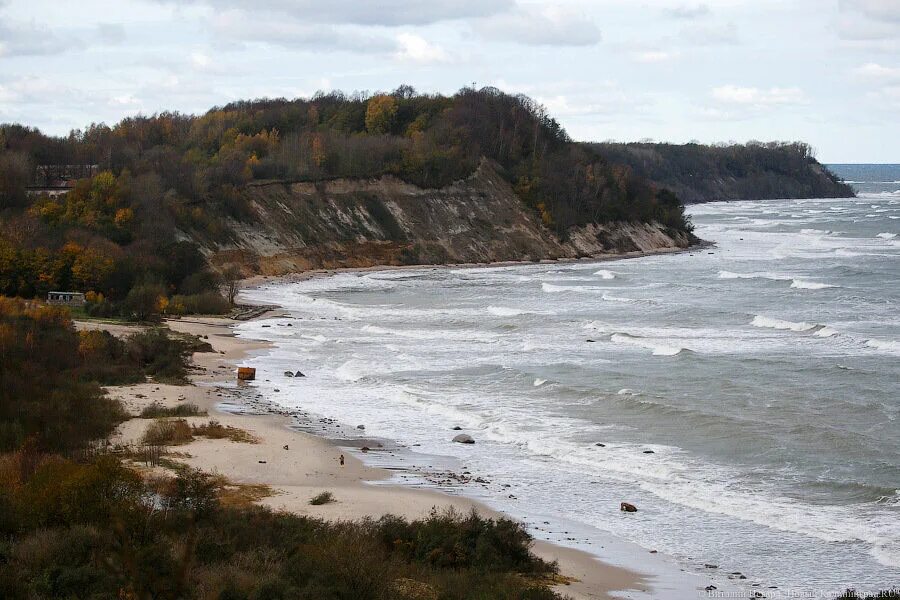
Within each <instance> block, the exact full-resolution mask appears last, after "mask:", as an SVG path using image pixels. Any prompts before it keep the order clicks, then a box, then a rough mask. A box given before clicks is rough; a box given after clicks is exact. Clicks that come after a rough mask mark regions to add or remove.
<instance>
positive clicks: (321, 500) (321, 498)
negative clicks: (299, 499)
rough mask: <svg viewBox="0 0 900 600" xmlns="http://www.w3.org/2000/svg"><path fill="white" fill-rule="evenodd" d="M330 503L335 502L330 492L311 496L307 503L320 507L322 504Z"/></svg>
mask: <svg viewBox="0 0 900 600" xmlns="http://www.w3.org/2000/svg"><path fill="white" fill-rule="evenodd" d="M332 502H337V501H336V500H335V499H334V494H332V493H331V492H322V493H321V494H318V495H316V496H313V497H312V499H311V500H310V501H309V503H310V504H312V505H313V506H321V505H322V504H331V503H332Z"/></svg>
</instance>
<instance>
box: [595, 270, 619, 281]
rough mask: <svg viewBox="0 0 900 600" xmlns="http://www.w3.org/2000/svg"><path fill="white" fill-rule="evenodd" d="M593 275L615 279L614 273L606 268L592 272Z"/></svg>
mask: <svg viewBox="0 0 900 600" xmlns="http://www.w3.org/2000/svg"><path fill="white" fill-rule="evenodd" d="M594 275H597V276H599V277H600V279H615V278H616V274H615V273H613V272H612V271H609V270H607V269H600V270H599V271H597V272H596V273H594Z"/></svg>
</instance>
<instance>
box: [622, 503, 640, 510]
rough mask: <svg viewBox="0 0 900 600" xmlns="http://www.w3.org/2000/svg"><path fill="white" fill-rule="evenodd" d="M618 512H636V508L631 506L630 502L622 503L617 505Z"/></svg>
mask: <svg viewBox="0 0 900 600" xmlns="http://www.w3.org/2000/svg"><path fill="white" fill-rule="evenodd" d="M619 510H623V511H625V512H637V506H635V505H634V504H631V503H630V502H623V503H622V504H620V505H619Z"/></svg>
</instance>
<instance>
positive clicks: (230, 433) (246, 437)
mask: <svg viewBox="0 0 900 600" xmlns="http://www.w3.org/2000/svg"><path fill="white" fill-rule="evenodd" d="M191 430H192V431H193V434H194V435H196V436H200V437H208V438H212V439H215V440H222V439H228V440H231V441H232V442H242V443H245V444H255V443H257V442H258V440H257V439H256V438H255V437H253V436H252V435H250V434H249V433H248V432H246V431H244V430H243V429H239V428H237V427H232V426H231V425H222V424H221V423H219V422H218V421H210V422H209V423H204V424H203V425H194V426H193V427H192V428H191Z"/></svg>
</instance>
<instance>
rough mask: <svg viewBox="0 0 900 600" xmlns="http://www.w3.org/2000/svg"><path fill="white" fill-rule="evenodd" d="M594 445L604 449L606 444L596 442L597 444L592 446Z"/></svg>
mask: <svg viewBox="0 0 900 600" xmlns="http://www.w3.org/2000/svg"><path fill="white" fill-rule="evenodd" d="M594 445H595V446H597V447H598V448H606V444H603V443H600V442H597V443H596V444H594Z"/></svg>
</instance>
